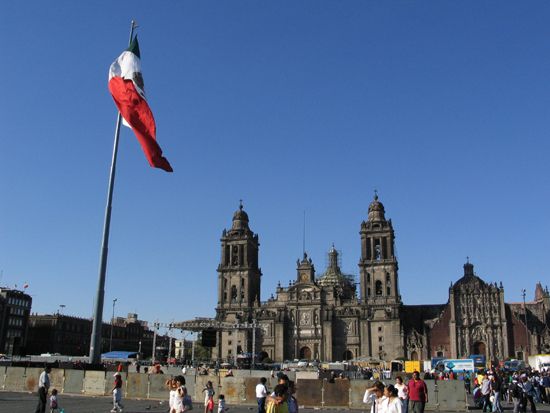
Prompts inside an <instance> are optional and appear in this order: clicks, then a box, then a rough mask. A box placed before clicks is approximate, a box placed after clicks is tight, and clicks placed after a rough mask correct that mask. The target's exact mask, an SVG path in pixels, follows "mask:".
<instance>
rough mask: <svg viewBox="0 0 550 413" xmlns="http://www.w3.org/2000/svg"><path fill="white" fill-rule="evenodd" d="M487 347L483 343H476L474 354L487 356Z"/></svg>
mask: <svg viewBox="0 0 550 413" xmlns="http://www.w3.org/2000/svg"><path fill="white" fill-rule="evenodd" d="M485 351H486V347H485V343H484V342H483V341H477V342H475V343H474V354H481V355H482V356H484V355H485Z"/></svg>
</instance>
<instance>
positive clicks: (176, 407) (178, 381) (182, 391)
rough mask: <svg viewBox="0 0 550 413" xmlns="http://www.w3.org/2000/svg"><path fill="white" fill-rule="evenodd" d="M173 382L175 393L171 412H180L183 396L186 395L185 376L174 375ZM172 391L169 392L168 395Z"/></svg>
mask: <svg viewBox="0 0 550 413" xmlns="http://www.w3.org/2000/svg"><path fill="white" fill-rule="evenodd" d="M174 382H175V386H176V389H175V394H174V398H173V399H172V410H171V411H172V412H174V413H181V412H183V411H184V405H183V398H184V397H185V396H187V388H186V387H185V378H184V377H183V376H176V378H175V379H174ZM171 394H172V392H170V395H171Z"/></svg>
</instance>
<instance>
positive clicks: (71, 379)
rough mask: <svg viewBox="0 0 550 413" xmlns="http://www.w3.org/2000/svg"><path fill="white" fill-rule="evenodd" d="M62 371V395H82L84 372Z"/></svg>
mask: <svg viewBox="0 0 550 413" xmlns="http://www.w3.org/2000/svg"><path fill="white" fill-rule="evenodd" d="M61 371H63V377H64V382H63V393H68V394H82V393H83V392H84V370H61Z"/></svg>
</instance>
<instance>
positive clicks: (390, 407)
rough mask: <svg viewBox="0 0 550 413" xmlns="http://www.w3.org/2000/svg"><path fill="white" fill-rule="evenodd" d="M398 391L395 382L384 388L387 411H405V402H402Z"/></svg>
mask: <svg viewBox="0 0 550 413" xmlns="http://www.w3.org/2000/svg"><path fill="white" fill-rule="evenodd" d="M397 393H398V391H397V389H396V388H395V387H394V385H393V384H390V385H389V386H387V387H386V388H385V389H384V396H386V400H385V402H384V406H385V413H402V412H403V403H401V399H400V398H399V397H397Z"/></svg>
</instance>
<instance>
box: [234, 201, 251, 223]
mask: <svg viewBox="0 0 550 413" xmlns="http://www.w3.org/2000/svg"><path fill="white" fill-rule="evenodd" d="M231 229H233V230H243V229H248V214H247V213H246V212H245V211H244V209H243V203H242V201H241V203H240V205H239V209H238V210H237V211H236V212H235V213H234V214H233V226H232V227H231Z"/></svg>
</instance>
